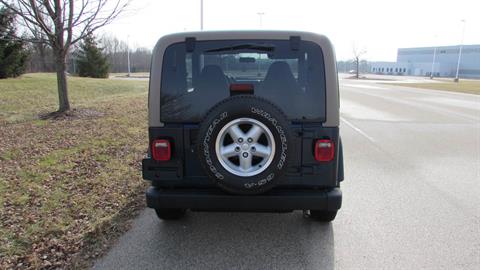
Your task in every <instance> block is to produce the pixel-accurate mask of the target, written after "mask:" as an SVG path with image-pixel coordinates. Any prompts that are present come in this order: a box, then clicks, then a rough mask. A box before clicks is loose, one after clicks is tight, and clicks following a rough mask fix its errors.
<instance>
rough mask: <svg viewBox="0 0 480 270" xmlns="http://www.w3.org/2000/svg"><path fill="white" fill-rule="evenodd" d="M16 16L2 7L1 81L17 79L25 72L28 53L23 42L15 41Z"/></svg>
mask: <svg viewBox="0 0 480 270" xmlns="http://www.w3.org/2000/svg"><path fill="white" fill-rule="evenodd" d="M14 22H15V15H14V14H13V13H12V12H11V11H10V10H8V9H7V8H5V7H0V79H3V78H8V77H17V76H20V75H22V74H23V73H24V72H25V69H26V64H27V60H28V51H27V49H26V46H25V44H24V42H23V41H21V40H15V39H13V37H16V34H15V31H16V29H15V26H14Z"/></svg>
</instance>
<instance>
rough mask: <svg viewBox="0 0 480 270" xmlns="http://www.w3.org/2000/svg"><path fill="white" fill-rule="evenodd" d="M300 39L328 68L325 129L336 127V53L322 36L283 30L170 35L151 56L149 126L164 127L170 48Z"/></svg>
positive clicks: (337, 110) (158, 44)
mask: <svg viewBox="0 0 480 270" xmlns="http://www.w3.org/2000/svg"><path fill="white" fill-rule="evenodd" d="M292 36H294V37H299V38H300V40H306V41H311V42H315V43H316V44H318V45H319V46H320V47H321V48H322V52H323V57H324V64H325V86H326V106H325V107H326V114H325V116H326V121H325V122H324V123H323V125H324V126H327V127H328V126H330V127H337V126H338V125H339V122H340V115H339V107H340V106H339V94H338V78H337V68H336V66H337V63H336V59H335V51H334V49H333V45H332V43H331V42H330V40H329V39H328V38H327V37H326V36H324V35H321V34H317V33H312V32H303V31H280V30H235V31H197V32H181V33H174V34H169V35H165V36H163V37H161V38H160V39H159V40H158V41H157V44H156V45H155V48H154V50H153V54H152V63H151V69H150V84H149V98H148V111H149V112H148V118H149V126H150V127H155V126H160V127H161V126H163V123H162V122H161V121H160V91H161V89H160V88H161V77H162V63H163V54H164V53H165V50H166V49H167V47H168V46H170V45H172V44H174V43H179V42H184V41H185V40H186V39H187V38H195V40H196V41H205V40H242V39H243V40H245V39H262V40H268V39H277V40H288V39H290V37H292Z"/></svg>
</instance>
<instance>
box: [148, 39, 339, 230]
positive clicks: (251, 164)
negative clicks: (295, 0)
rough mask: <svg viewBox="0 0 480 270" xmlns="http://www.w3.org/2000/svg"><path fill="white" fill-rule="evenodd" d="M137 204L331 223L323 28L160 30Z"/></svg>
mask: <svg viewBox="0 0 480 270" xmlns="http://www.w3.org/2000/svg"><path fill="white" fill-rule="evenodd" d="M148 108H149V153H148V157H147V158H145V159H144V160H143V177H144V179H146V180H149V181H151V187H149V188H148V190H147V194H146V195H147V205H148V206H149V207H151V208H154V209H155V211H156V213H157V215H158V216H159V217H160V218H161V219H178V218H181V217H182V216H183V215H184V214H185V212H186V210H193V211H252V212H255V211H259V212H290V211H293V210H303V211H304V213H306V215H307V216H309V217H311V218H313V219H316V220H320V221H326V222H328V221H331V220H333V219H334V218H335V216H336V213H337V210H338V209H340V207H341V201H342V193H341V191H340V182H341V181H342V180H343V157H342V143H341V140H340V137H339V96H338V82H337V72H336V63H335V55H334V51H333V47H332V45H331V43H330V41H329V40H328V39H327V38H326V37H325V36H322V35H318V34H313V33H306V32H287V31H228V32H227V31H222V32H190V33H180V34H172V35H167V36H164V37H162V38H161V39H160V40H159V41H158V43H157V45H156V47H155V49H154V52H153V57H152V63H151V72H150V85H149V101H148Z"/></svg>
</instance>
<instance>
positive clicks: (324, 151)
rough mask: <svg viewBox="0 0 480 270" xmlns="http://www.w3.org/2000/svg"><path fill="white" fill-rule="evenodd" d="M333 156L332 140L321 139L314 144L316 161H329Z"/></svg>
mask: <svg viewBox="0 0 480 270" xmlns="http://www.w3.org/2000/svg"><path fill="white" fill-rule="evenodd" d="M334 156H335V146H334V143H333V141H332V140H328V139H322V140H317V141H316V142H315V159H316V160H317V161H323V162H326V161H331V160H333V157H334Z"/></svg>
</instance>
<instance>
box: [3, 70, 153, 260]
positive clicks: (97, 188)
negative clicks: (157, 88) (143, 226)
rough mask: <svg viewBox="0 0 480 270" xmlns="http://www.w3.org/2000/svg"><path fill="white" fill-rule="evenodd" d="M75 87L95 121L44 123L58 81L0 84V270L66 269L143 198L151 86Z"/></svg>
mask: <svg viewBox="0 0 480 270" xmlns="http://www.w3.org/2000/svg"><path fill="white" fill-rule="evenodd" d="M69 86H70V96H71V99H72V105H73V107H75V108H78V109H79V111H81V112H83V111H87V112H95V113H94V114H88V115H87V117H83V115H80V116H79V117H75V118H71V119H70V118H66V119H59V120H54V121H53V120H40V119H39V118H38V117H37V115H38V113H41V112H48V111H52V110H54V109H55V108H56V80H55V77H54V76H53V75H52V74H27V75H25V76H23V77H21V78H19V79H7V80H0V138H2V139H1V140H0V269H9V268H58V267H62V268H64V267H67V266H68V265H70V264H71V263H72V262H73V261H74V259H75V256H78V255H79V254H82V252H83V251H84V249H85V248H87V245H88V244H89V243H90V242H91V239H90V240H89V239H88V237H87V236H89V237H91V235H92V232H95V231H98V230H99V228H101V227H102V226H104V225H105V224H109V223H111V222H112V219H115V218H116V217H117V216H118V215H119V213H121V212H122V211H124V208H125V206H126V205H129V204H131V202H132V200H133V198H138V194H140V193H142V192H143V190H144V187H145V183H144V181H143V180H142V179H141V164H140V163H141V159H142V156H143V155H144V153H145V152H146V146H147V144H146V141H147V126H146V98H147V91H146V89H147V82H146V81H125V80H108V79H107V80H105V79H103V80H102V79H84V78H69ZM92 115H93V116H92Z"/></svg>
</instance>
